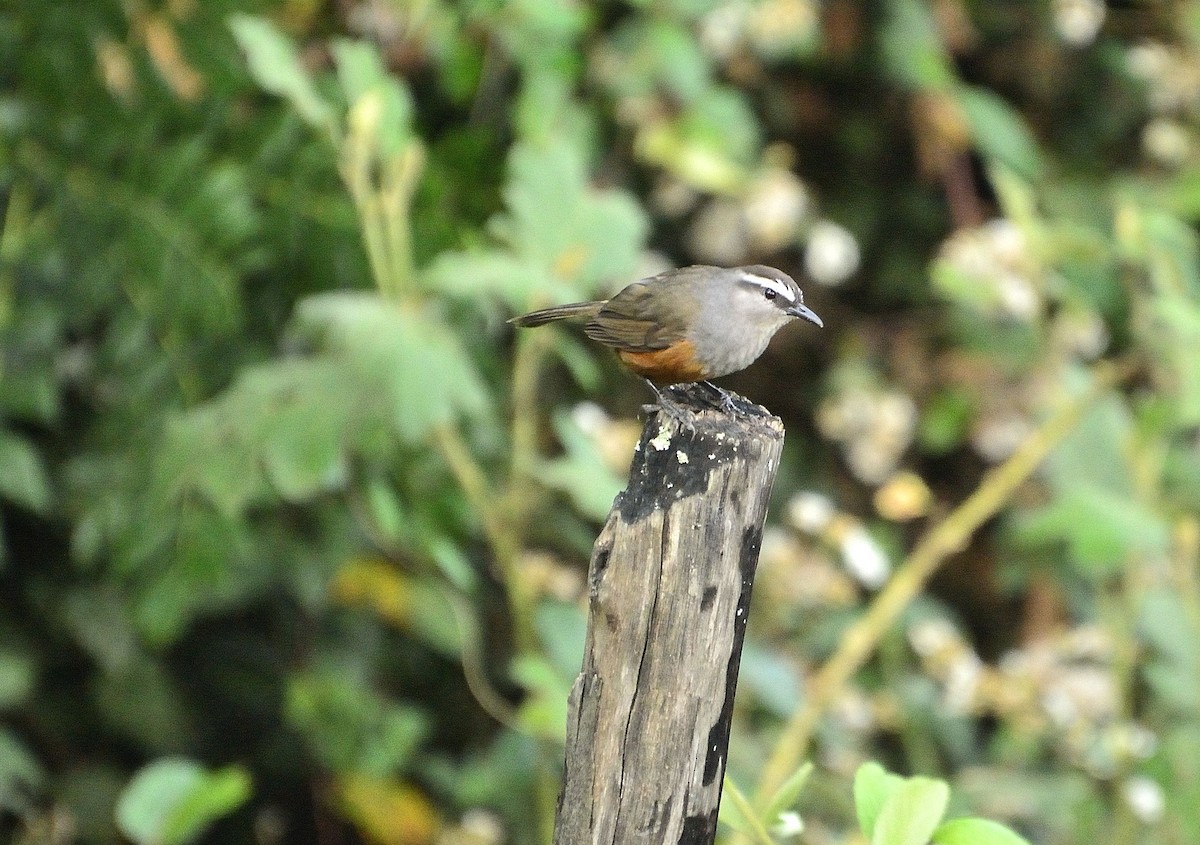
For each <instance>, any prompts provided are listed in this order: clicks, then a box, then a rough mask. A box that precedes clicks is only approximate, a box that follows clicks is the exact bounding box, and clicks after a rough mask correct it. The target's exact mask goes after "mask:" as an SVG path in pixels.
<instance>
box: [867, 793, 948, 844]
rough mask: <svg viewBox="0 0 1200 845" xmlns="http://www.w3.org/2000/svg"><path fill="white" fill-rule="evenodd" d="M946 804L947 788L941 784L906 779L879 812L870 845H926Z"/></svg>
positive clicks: (944, 810)
mask: <svg viewBox="0 0 1200 845" xmlns="http://www.w3.org/2000/svg"><path fill="white" fill-rule="evenodd" d="M949 801H950V787H949V786H947V785H946V782H945V781H941V780H933V779H931V778H923V777H914V778H908V779H906V780H905V781H904V782H903V783H902V784H900V786H898V787H896V789H895V790H894V791H893V792H892V793H891V795H889V796H888V799H887V801H886V802H885V803H884V805H883V807H882V808H881V809H880V810H879V815H878V817H877V818H876V819H875V829H874V830H873V831H872V834H871V845H927V843H928V842H929V837H930V836H932V835H933V831H934V830H935V829H936V828H937V826H938V823H939V822H940V821H941V820H942V816H943V815H945V813H946V805H947V803H948V802H949Z"/></svg>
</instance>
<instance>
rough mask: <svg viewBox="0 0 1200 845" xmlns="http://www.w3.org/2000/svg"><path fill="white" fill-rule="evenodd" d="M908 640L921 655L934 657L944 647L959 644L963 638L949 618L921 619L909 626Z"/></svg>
mask: <svg viewBox="0 0 1200 845" xmlns="http://www.w3.org/2000/svg"><path fill="white" fill-rule="evenodd" d="M908 642H909V645H911V646H912V649H913V651H915V652H916V653H917V656H919V657H925V658H927V657H932V656H933V655H935V654H937V653H938V652H940V651H943V650H944V649H948V648H950V647H952V646H958V645H959V644H960V643H961V642H962V640H961V638H960V637H959V635H958V631H957V630H956V629H955V628H954V626H953V625H952V624H950V622H949V620H946V619H942V618H941V617H935V618H932V619H921V620H920V621H918V622H914V623H913V624H912V625H910V626H909V628H908Z"/></svg>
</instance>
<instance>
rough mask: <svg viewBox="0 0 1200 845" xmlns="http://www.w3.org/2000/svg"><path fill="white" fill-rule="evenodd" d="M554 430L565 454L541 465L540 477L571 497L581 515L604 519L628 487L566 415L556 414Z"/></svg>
mask: <svg viewBox="0 0 1200 845" xmlns="http://www.w3.org/2000/svg"><path fill="white" fill-rule="evenodd" d="M554 430H555V432H556V433H557V434H558V440H559V442H560V443H561V444H562V446H563V449H564V450H565V452H564V454H563V455H562V456H561V457H559V458H555V459H554V460H552V461H546V462H544V463H543V464H542V465H541V470H540V473H539V476H540V478H541V480H542V483H543V484H545V485H546V486H548V487H550V488H552V489H555V490H561V491H562V492H564V493H566V494H567V495H568V496H570V497H571V501H572V502H573V503H574V504H575V507H576V508H578V509H579V512H580V513H581V514H583V515H584V516H587V517H591V518H592V519H597V520H602V519H604V518H605V517H606V516H608V512H609V510H611V509H612V504H613V500H614V499H615V498H616V496H617V494H618V493H620V492H621V490H622V488H624V486H625V482H624V480H623V479H622V478H620V477H619V476H617V474H616V473H614V472H613V471H612V470H611V469H609V468H608V466H607V465H606V464H605V463H604V460H603V459H602V458H601V457H600V453H599V451H598V450H597V448H596V444H595V443H594V442H593V441H592V439H591V438H589V437H588V436H587V435H586V434H584V433H583V431H582V430H581V429H580V428H579V426H578V425H576V424H575V422H574V421H573V420H572V419H571V415H570V414H568V413H566V412H562V411H560V412H558V413H556V414H555V415H554Z"/></svg>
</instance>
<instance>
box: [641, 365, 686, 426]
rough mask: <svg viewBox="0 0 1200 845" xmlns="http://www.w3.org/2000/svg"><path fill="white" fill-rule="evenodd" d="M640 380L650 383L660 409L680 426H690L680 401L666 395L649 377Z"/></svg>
mask: <svg viewBox="0 0 1200 845" xmlns="http://www.w3.org/2000/svg"><path fill="white" fill-rule="evenodd" d="M642 380H643V381H644V382H646V384H648V385H650V389H651V390H653V391H654V395H655V396H656V397H658V407H659V408H661V409H662V411H663V413H664V414H666V415H667V416H668V417H670V418H671V419H673V420H674V421H675V422H677V423H679V424H680V425H681V426H684V427H685V428H688V429H690V428H692V423H691V421H690V418H689V416H688V414H687V413H686V412H685V408H684V406H683V405H682V404H681V403H679V402H676V401H675V400H674V399H672V398H670V397H669V396H667V394H665V393H663V392H662V391H661V390H659V389H658V385H657V384H655V383H654V382H652V381H650V379H648V378H644V379H642ZM647 407H650V406H647Z"/></svg>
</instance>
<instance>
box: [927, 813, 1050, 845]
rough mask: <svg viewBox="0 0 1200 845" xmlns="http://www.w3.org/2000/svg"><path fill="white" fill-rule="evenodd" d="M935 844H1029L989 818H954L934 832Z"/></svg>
mask: <svg viewBox="0 0 1200 845" xmlns="http://www.w3.org/2000/svg"><path fill="white" fill-rule="evenodd" d="M931 842H932V843H933V845H1029V842H1028V840H1026V839H1025V837H1023V836H1019V835H1018V834H1016V833H1013V832H1012V831H1011V830H1009V829H1008V828H1007V827H1005V826H1004V825H1002V824H1000V823H998V822H993V821H989V820H988V819H974V818H968V819H952V820H950V821H948V822H946V823H945V824H943V825H940V826H939V827H938V829H937V830H935V831H934V832H933V839H932V840H931Z"/></svg>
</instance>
